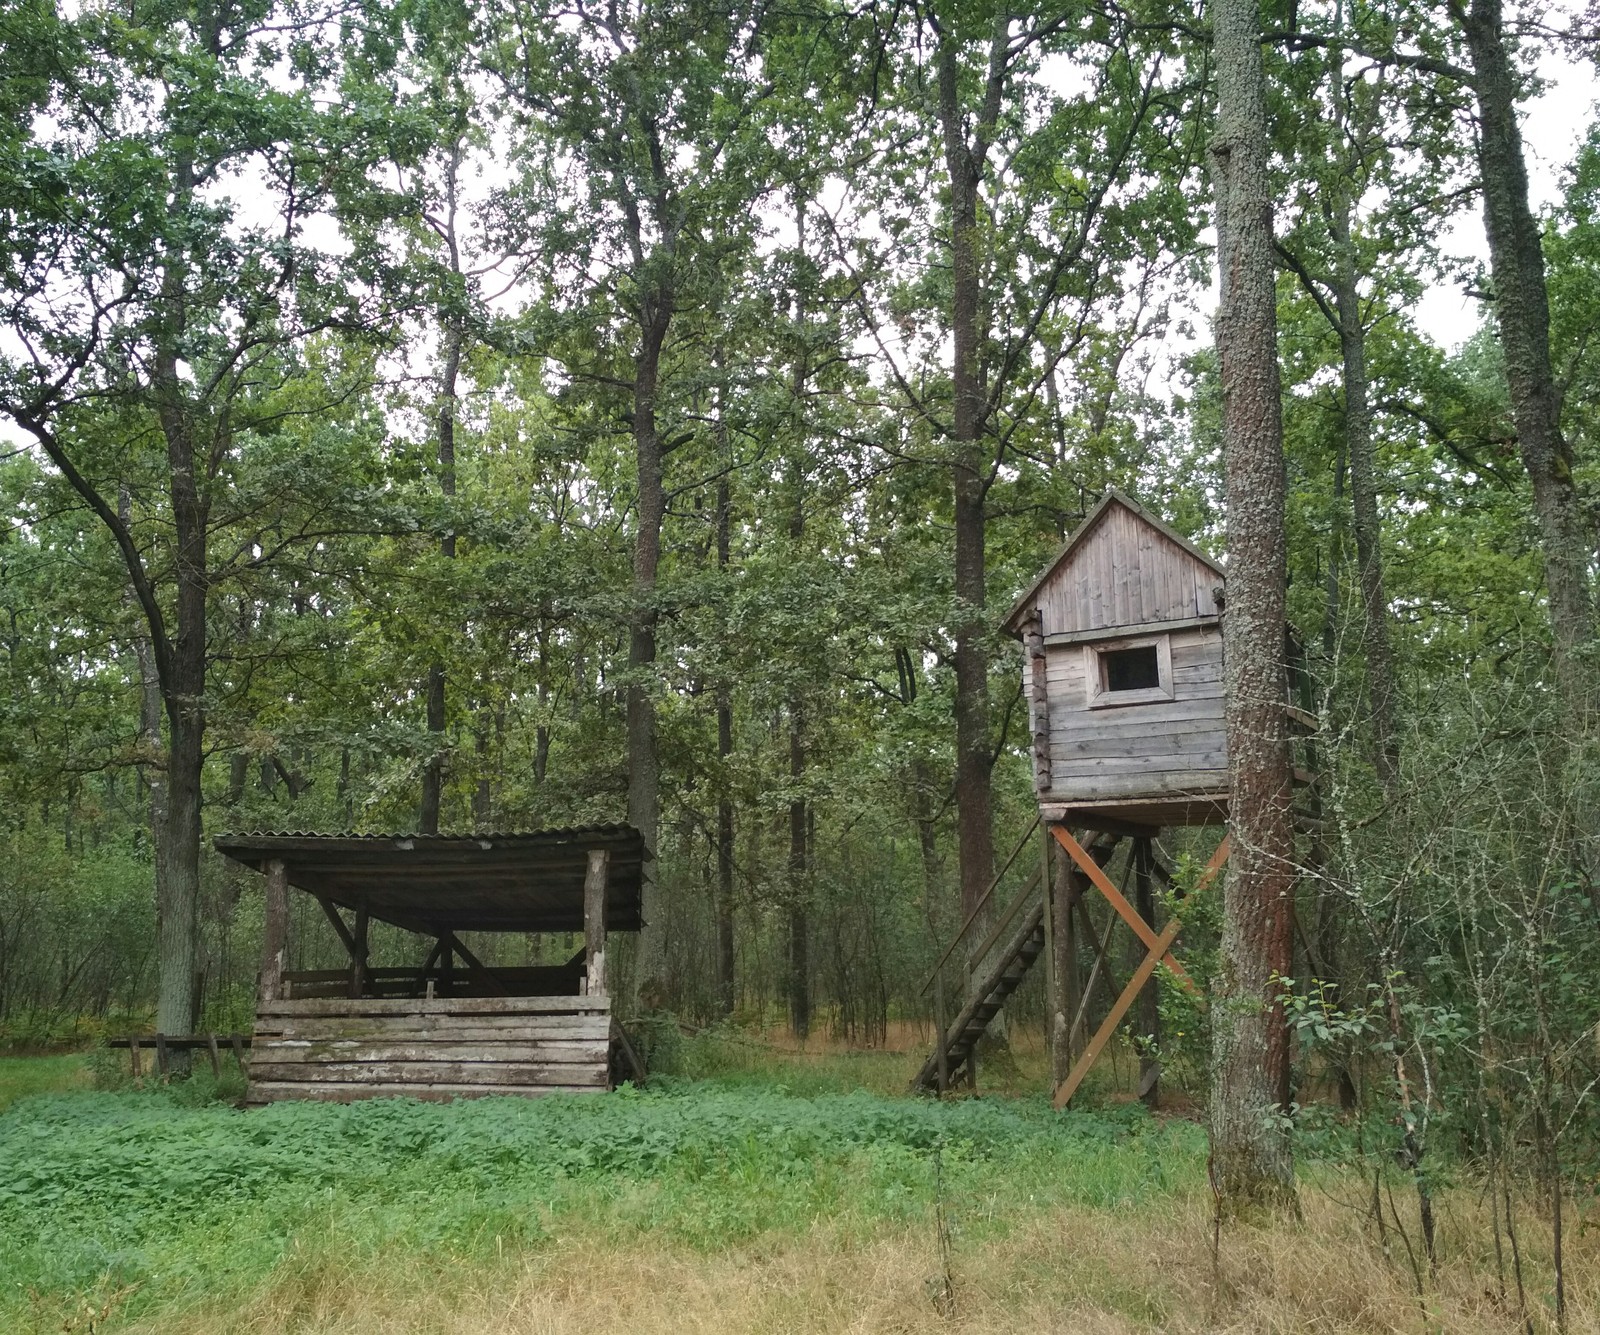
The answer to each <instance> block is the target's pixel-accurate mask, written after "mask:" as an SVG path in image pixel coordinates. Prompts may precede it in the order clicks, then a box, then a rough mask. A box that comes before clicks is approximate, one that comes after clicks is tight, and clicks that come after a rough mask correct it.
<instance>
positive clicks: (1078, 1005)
mask: <svg viewBox="0 0 1600 1335" xmlns="http://www.w3.org/2000/svg"><path fill="white" fill-rule="evenodd" d="M1225 586H1226V574H1225V572H1224V570H1223V568H1222V567H1221V566H1220V565H1218V564H1217V562H1216V561H1214V560H1212V559H1211V557H1209V556H1207V555H1206V554H1205V553H1204V552H1203V551H1201V550H1200V549H1199V548H1198V547H1196V546H1195V545H1194V544H1193V543H1192V542H1189V541H1188V540H1187V539H1186V538H1184V537H1182V536H1180V535H1179V534H1177V533H1175V532H1174V531H1173V530H1172V529H1171V528H1169V527H1168V526H1167V525H1166V524H1164V523H1162V522H1161V521H1160V520H1159V519H1157V518H1155V516H1153V515H1151V514H1150V513H1149V512H1148V511H1146V510H1145V509H1144V508H1143V507H1141V506H1139V505H1137V504H1136V503H1135V502H1133V501H1132V500H1130V499H1129V498H1128V497H1126V496H1124V495H1123V494H1122V493H1121V492H1118V491H1110V492H1108V493H1107V494H1106V496H1105V498H1104V499H1103V500H1101V502H1100V503H1099V504H1098V505H1097V506H1096V507H1095V508H1094V509H1093V510H1092V511H1091V512H1090V513H1089V515H1088V516H1087V517H1086V518H1085V519H1084V521H1083V523H1082V524H1081V525H1079V527H1078V529H1077V531H1076V532H1074V533H1073V535H1072V537H1071V538H1070V539H1069V540H1068V541H1067V543H1066V545H1065V546H1064V547H1063V548H1062V549H1061V551H1060V552H1058V553H1057V554H1056V556H1055V558H1054V559H1053V560H1052V561H1051V562H1050V564H1049V565H1048V566H1046V567H1045V569H1044V571H1043V573H1042V574H1040V576H1039V577H1038V579H1036V580H1035V581H1034V582H1033V583H1032V584H1031V585H1030V586H1029V587H1028V589H1027V591H1026V592H1024V593H1023V595H1022V596H1021V597H1020V598H1019V599H1017V601H1016V604H1015V605H1014V606H1013V607H1012V608H1011V611H1010V612H1009V613H1007V615H1006V618H1005V621H1004V622H1003V626H1004V628H1005V629H1006V630H1007V631H1008V632H1010V634H1012V635H1014V636H1016V637H1017V638H1018V639H1020V640H1021V641H1022V644H1023V664H1022V673H1023V687H1024V690H1025V692H1026V694H1027V698H1028V702H1029V721H1030V725H1031V727H1030V742H1031V750H1032V759H1033V782H1034V790H1035V792H1036V793H1037V795H1038V799H1039V822H1038V825H1042V826H1043V828H1044V831H1045V839H1044V851H1043V856H1042V857H1041V859H1040V863H1039V865H1038V867H1037V868H1036V870H1035V871H1034V872H1033V874H1032V877H1031V878H1030V879H1028V881H1027V882H1026V884H1024V885H1023V886H1022V888H1021V890H1020V891H1019V892H1017V893H1015V894H1013V895H1012V897H1011V899H1010V901H1009V903H1007V902H1005V900H1004V897H1003V896H1000V895H998V894H997V891H998V890H999V888H1000V886H1001V885H1002V884H1003V883H1005V882H1006V879H1007V876H1008V874H1009V873H1010V871H1011V869H1012V867H1013V866H1018V865H1019V864H1018V855H1019V854H1020V853H1021V851H1022V849H1023V847H1024V846H1025V845H1026V844H1027V842H1028V839H1029V838H1031V837H1032V834H1033V831H1032V830H1030V831H1029V833H1028V835H1027V836H1024V839H1023V841H1022V843H1020V844H1018V845H1017V847H1016V849H1015V850H1014V851H1013V852H1012V854H1011V856H1010V858H1009V859H1007V861H1006V863H1005V865H1004V866H1003V867H1002V868H1001V870H1000V874H999V876H997V877H996V878H995V881H994V884H993V885H991V886H990V887H989V891H988V893H987V894H985V895H984V897H983V899H982V900H981V901H980V902H979V903H978V905H977V906H976V907H975V908H974V909H973V910H972V911H971V912H970V913H969V914H968V916H967V920H966V922H965V923H964V924H963V925H962V928H961V930H960V931H959V932H958V933H957V934H956V937H955V939H954V940H952V941H951V943H950V945H949V947H948V948H947V949H946V950H945V952H944V954H943V955H942V956H941V957H940V960H939V963H938V964H937V965H935V967H934V970H933V973H932V974H931V975H930V976H929V979H928V981H927V983H926V984H925V985H924V992H930V991H931V992H932V996H933V1000H934V1013H935V1018H936V1020H937V1023H938V1031H939V1038H938V1042H937V1044H936V1046H935V1049H934V1052H933V1054H932V1055H931V1056H930V1057H929V1058H928V1060H927V1062H926V1063H925V1064H924V1066H923V1068H922V1070H921V1072H920V1073H919V1074H918V1076H917V1079H916V1081H915V1085H916V1086H917V1087H919V1088H923V1089H929V1090H932V1089H939V1090H943V1089H945V1088H947V1087H948V1086H949V1085H950V1084H951V1083H953V1082H954V1081H955V1080H956V1079H958V1078H960V1077H961V1076H962V1075H963V1074H964V1075H965V1077H966V1079H967V1080H968V1081H969V1082H974V1081H975V1077H976V1072H975V1068H976V1065H977V1052H978V1042H979V1039H980V1038H981V1037H982V1035H983V1034H984V1032H985V1030H986V1028H987V1027H988V1025H989V1024H990V1022H991V1021H992V1020H993V1019H994V1017H995V1016H996V1015H997V1014H999V1012H1000V1011H1001V1009H1002V1008H1003V1007H1004V1005H1005V1003H1006V999H1007V998H1008V997H1009V996H1010V995H1011V994H1012V993H1013V992H1014V991H1015V990H1016V989H1017V987H1018V986H1019V985H1020V983H1021V981H1022V979H1023V977H1024V976H1025V975H1026V974H1027V972H1028V970H1029V969H1030V968H1031V966H1032V965H1033V964H1034V962H1035V961H1036V960H1038V959H1039V958H1041V957H1042V958H1043V959H1044V960H1045V961H1046V995H1047V1005H1046V1010H1047V1016H1048V1030H1049V1035H1048V1036H1049V1042H1050V1049H1051V1066H1052V1083H1053V1084H1054V1085H1055V1103H1056V1106H1057V1107H1061V1106H1063V1105H1064V1104H1065V1103H1066V1102H1067V1101H1068V1100H1069V1099H1071V1098H1072V1096H1073V1094H1074V1092H1075V1091H1076V1090H1077V1089H1078V1086H1079V1085H1080V1084H1081V1082H1082V1081H1083V1078H1084V1077H1085V1076H1086V1075H1087V1074H1088V1072H1089V1069H1090V1068H1091V1067H1092V1066H1093V1064H1094V1062H1095V1059H1096V1058H1097V1057H1098V1056H1099V1054H1100V1053H1101V1052H1102V1051H1103V1050H1104V1048H1105V1046H1106V1044H1107V1043H1109V1042H1110V1041H1111V1039H1112V1038H1113V1037H1115V1035H1116V1033H1117V1031H1118V1030H1119V1028H1121V1027H1122V1025H1123V1024H1124V1022H1125V1020H1126V1019H1127V1017H1128V1014H1129V1012H1130V1011H1131V1010H1132V1009H1133V1007H1134V1005H1135V1003H1137V1004H1138V1007H1139V1009H1138V1011H1137V1012H1136V1014H1135V1017H1134V1020H1133V1022H1132V1032H1131V1034H1130V1038H1131V1040H1132V1045H1133V1046H1134V1048H1135V1049H1136V1050H1137V1052H1138V1054H1139V1068H1140V1080H1139V1086H1138V1089H1139V1094H1140V1096H1141V1097H1143V1098H1145V1099H1146V1100H1147V1101H1151V1102H1154V1100H1155V1099H1156V1097H1157V1096H1158V1081H1159V1079H1160V1074H1161V1064H1160V1032H1159V1030H1160V1016H1159V1010H1158V1007H1157V1004H1156V1001H1157V998H1156V991H1155V986H1154V983H1153V980H1152V975H1153V974H1154V972H1155V970H1156V968H1157V967H1158V966H1165V967H1166V968H1167V969H1168V970H1169V972H1170V973H1171V974H1172V976H1173V977H1174V978H1176V979H1177V981H1178V982H1179V984H1180V985H1181V986H1184V987H1188V988H1190V989H1191V990H1192V987H1193V985H1192V984H1191V983H1190V980H1189V977H1188V975H1187V974H1186V973H1185V972H1184V970H1183V967H1182V966H1181V965H1180V964H1179V963H1178V962H1177V960H1176V959H1175V958H1174V957H1173V955H1172V953H1171V951H1172V947H1173V944H1174V942H1175V941H1176V940H1177V937H1178V932H1179V927H1180V923H1179V920H1178V918H1177V917H1176V916H1172V917H1170V918H1168V920H1167V921H1166V922H1165V923H1164V924H1163V925H1160V926H1158V919H1159V917H1160V916H1161V915H1160V914H1159V913H1158V911H1157V901H1156V896H1155V884H1156V883H1157V882H1158V881H1160V882H1164V883H1166V884H1167V885H1169V886H1173V887H1174V889H1176V886H1175V882H1174V877H1173V874H1172V873H1171V872H1170V871H1169V870H1168V869H1167V868H1166V867H1165V866H1164V865H1163V864H1162V861H1161V858H1160V856H1158V853H1159V849H1158V846H1157V843H1156V837H1157V836H1158V835H1159V834H1160V832H1161V830H1162V829H1163V828H1166V827H1171V826H1204V825H1220V824H1223V823H1225V822H1226V820H1227V818H1228V742H1227V731H1226V726H1225V721H1224V716H1223V657H1222V615H1223V606H1224V589H1225ZM1286 708H1287V706H1286ZM1290 714H1291V716H1292V717H1293V716H1296V715H1298V718H1297V719H1296V722H1298V723H1300V724H1302V725H1306V724H1308V723H1309V724H1311V725H1314V722H1315V721H1314V720H1313V719H1310V718H1309V716H1306V715H1303V714H1300V711H1296V710H1290ZM1038 825H1036V826H1035V828H1038ZM1119 851H1121V852H1123V856H1122V857H1121V859H1120V862H1118V863H1116V864H1115V865H1114V859H1116V857H1117V854H1118V853H1119ZM1062 853H1064V854H1065V855H1066V856H1065V858H1061V857H1060V856H1059V855H1060V854H1062ZM1227 856H1228V840H1227V838H1226V836H1224V837H1223V839H1222V841H1221V843H1220V844H1218V845H1217V846H1216V848H1215V850H1214V852H1213V854H1212V857H1211V860H1210V862H1209V863H1208V864H1207V866H1206V868H1205V870H1204V872H1203V873H1202V874H1201V877H1200V880H1199V884H1200V885H1202V886H1203V885H1205V884H1206V883H1208V882H1209V881H1210V880H1211V879H1212V878H1213V877H1215V876H1216V875H1217V873H1218V872H1219V871H1220V870H1221V868H1222V865H1223V862H1224V861H1225V860H1226V858H1227ZM1020 865H1021V866H1023V867H1025V866H1026V863H1025V862H1023V863H1022V864H1020ZM1118 879H1120V885H1119V884H1118V883H1117V881H1118ZM1091 888H1093V889H1094V890H1097V891H1098V892H1099V897H1100V898H1101V899H1103V901H1104V902H1105V903H1106V905H1107V906H1108V909H1109V911H1107V912H1105V913H1103V914H1101V915H1100V918H1099V921H1097V920H1096V915H1095V914H1093V913H1092V912H1091V909H1090V904H1089V896H1088V894H1087V891H1088V890H1090V889H1091ZM1130 891H1131V893H1129V892H1130ZM1002 905H1004V906H1003V907H1002ZM1119 921H1120V922H1122V923H1125V924H1126V925H1127V927H1128V928H1129V929H1130V930H1131V932H1132V933H1133V936H1134V938H1135V940H1136V942H1137V943H1139V944H1138V946H1137V953H1136V955H1135V957H1134V959H1136V960H1137V961H1138V962H1137V965H1136V966H1134V967H1132V968H1131V972H1130V974H1129V976H1128V977H1127V979H1126V982H1125V983H1123V982H1121V981H1113V980H1114V979H1115V977H1116V973H1117V971H1118V969H1119V961H1123V960H1125V957H1124V956H1122V952H1121V950H1120V948H1118V947H1116V946H1114V945H1113V941H1112V938H1113V928H1114V927H1115V925H1116V924H1117V923H1118V922H1119ZM1126 964H1127V965H1129V966H1133V960H1126ZM949 973H953V974H955V975H957V976H958V977H959V979H960V985H959V992H958V996H959V1004H958V1006H957V1008H956V1012H955V1015H954V1018H953V1019H952V1020H951V1021H950V1022H949V1023H948V1024H947V1023H946V1022H945V1017H946V997H947V990H948V989H947V974H949ZM1097 997H1099V998H1101V999H1102V1000H1103V1003H1104V1005H1103V1008H1100V1007H1097V1004H1096V998H1097ZM1092 1013H1093V1014H1096V1015H1097V1016H1098V1017H1099V1018H1098V1021H1097V1023H1096V1024H1095V1027H1094V1028H1093V1032H1092V1033H1091V1014H1092Z"/></svg>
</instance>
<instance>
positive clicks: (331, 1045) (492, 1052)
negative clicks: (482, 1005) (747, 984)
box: [255, 1035, 611, 1064]
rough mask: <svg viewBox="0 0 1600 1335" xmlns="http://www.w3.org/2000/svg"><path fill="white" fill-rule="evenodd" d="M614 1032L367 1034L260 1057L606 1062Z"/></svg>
mask: <svg viewBox="0 0 1600 1335" xmlns="http://www.w3.org/2000/svg"><path fill="white" fill-rule="evenodd" d="M610 1043H611V1039H610V1036H609V1035H606V1036H603V1037H594V1038H582V1039H568V1040H564V1041H563V1040H547V1041H541V1042H532V1043H530V1042H523V1041H519V1040H517V1039H513V1038H507V1039H506V1040H504V1041H485V1040H481V1039H479V1040H466V1039H459V1037H458V1036H457V1035H449V1036H448V1037H441V1038H440V1039H439V1040H437V1041H433V1042H430V1041H427V1040H421V1041H413V1042H386V1041H383V1040H380V1039H361V1038H346V1039H340V1038H321V1039H303V1038H281V1039H271V1040H268V1039H263V1040H262V1041H260V1042H259V1043H257V1044H256V1045H255V1059H256V1060H257V1061H271V1062H298V1063H303V1064H314V1063H317V1062H329V1061H344V1062H348V1061H372V1062H436V1061H437V1062H535V1063H538V1062H588V1063H591V1064H593V1063H596V1062H603V1061H604V1060H605V1059H606V1055H607V1052H608V1050H609V1048H610Z"/></svg>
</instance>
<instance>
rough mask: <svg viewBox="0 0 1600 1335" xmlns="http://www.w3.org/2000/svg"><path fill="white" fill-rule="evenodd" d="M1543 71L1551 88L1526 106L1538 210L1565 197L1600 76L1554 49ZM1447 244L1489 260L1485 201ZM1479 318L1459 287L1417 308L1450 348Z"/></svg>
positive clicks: (1431, 332)
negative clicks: (1563, 189)
mask: <svg viewBox="0 0 1600 1335" xmlns="http://www.w3.org/2000/svg"><path fill="white" fill-rule="evenodd" d="M1539 74H1540V77H1541V78H1543V79H1544V80H1545V82H1546V83H1547V84H1549V87H1548V88H1547V89H1546V90H1545V92H1544V94H1543V95H1542V96H1540V97H1538V98H1536V99H1535V100H1533V101H1531V102H1528V103H1525V104H1524V105H1523V107H1522V139H1523V149H1524V151H1525V153H1526V156H1527V161H1528V188H1529V192H1530V194H1531V195H1532V203H1533V208H1534V212H1536V213H1537V212H1538V211H1539V210H1541V209H1543V208H1546V207H1548V206H1549V205H1551V204H1554V203H1556V201H1557V200H1559V199H1560V198H1561V183H1562V177H1563V175H1564V174H1565V172H1566V169H1567V167H1568V166H1569V165H1570V164H1571V162H1572V159H1573V156H1574V155H1575V154H1576V152H1577V150H1578V145H1579V143H1580V142H1582V140H1583V138H1584V136H1585V135H1586V134H1587V133H1588V131H1589V127H1590V126H1591V125H1593V124H1594V121H1595V117H1596V115H1597V108H1596V103H1597V102H1600V77H1596V73H1595V68H1594V66H1593V65H1591V64H1587V63H1584V64H1574V63H1573V62H1572V61H1570V60H1568V59H1567V58H1566V57H1565V56H1563V55H1560V54H1558V53H1556V52H1553V51H1551V52H1547V53H1546V55H1545V57H1544V59H1543V60H1541V61H1540V62H1539ZM1444 249H1445V250H1446V252H1447V253H1449V254H1451V255H1461V256H1468V257H1471V258H1475V259H1480V260H1487V259H1488V250H1487V248H1486V246H1485V243H1484V239H1483V209H1482V205H1481V204H1478V203H1474V205H1473V207H1472V208H1471V209H1469V210H1468V211H1466V212H1464V213H1463V214H1462V215H1461V216H1460V217H1459V218H1457V219H1456V221H1455V224H1454V226H1453V227H1452V228H1451V229H1450V231H1449V233H1448V234H1447V235H1446V237H1445V241H1444ZM1478 320H1479V310H1478V303H1477V302H1476V301H1473V300H1472V299H1471V298H1469V297H1466V296H1463V295H1462V293H1461V291H1460V289H1459V288H1457V287H1446V286H1441V287H1436V288H1434V289H1433V290H1432V291H1431V292H1429V293H1428V295H1427V296H1426V297H1424V298H1423V299H1422V302H1421V303H1420V304H1419V305H1418V307H1417V323H1418V324H1419V325H1420V326H1421V328H1422V331H1423V332H1424V333H1425V334H1427V335H1428V337H1430V338H1431V339H1433V340H1434V341H1435V342H1436V343H1439V344H1440V345H1442V346H1443V347H1446V348H1449V349H1451V350H1452V351H1453V350H1454V349H1456V348H1458V347H1460V346H1461V344H1462V343H1463V342H1465V341H1466V339H1467V338H1468V337H1469V336H1471V334H1472V333H1473V332H1474V331H1475V330H1476V329H1477V327H1478Z"/></svg>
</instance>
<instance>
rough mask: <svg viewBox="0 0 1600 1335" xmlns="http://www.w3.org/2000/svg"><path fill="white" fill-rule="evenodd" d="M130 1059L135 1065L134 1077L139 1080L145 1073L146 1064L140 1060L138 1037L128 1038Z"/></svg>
mask: <svg viewBox="0 0 1600 1335" xmlns="http://www.w3.org/2000/svg"><path fill="white" fill-rule="evenodd" d="M128 1059H129V1061H130V1062H131V1063H132V1065H133V1078H134V1079H135V1080H137V1079H139V1078H140V1077H141V1076H143V1075H144V1066H143V1064H142V1063H141V1062H140V1060H139V1040H138V1039H137V1038H130V1039H129V1040H128Z"/></svg>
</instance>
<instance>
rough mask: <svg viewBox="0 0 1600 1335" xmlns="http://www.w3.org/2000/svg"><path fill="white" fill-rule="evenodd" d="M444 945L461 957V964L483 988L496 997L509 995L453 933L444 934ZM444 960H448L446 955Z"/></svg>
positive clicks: (506, 989) (491, 973) (501, 984)
mask: <svg viewBox="0 0 1600 1335" xmlns="http://www.w3.org/2000/svg"><path fill="white" fill-rule="evenodd" d="M445 944H446V945H447V946H448V947H449V949H450V950H451V951H453V952H454V953H455V954H457V955H459V956H461V962H462V963H463V964H465V965H466V966H467V969H468V970H469V971H470V972H471V974H472V976H473V977H474V978H475V979H477V980H478V982H480V983H481V984H483V986H485V987H487V988H488V989H489V990H490V991H491V992H493V993H495V994H496V995H497V996H502V997H505V996H510V995H511V993H510V989H509V988H507V987H506V985H505V984H504V983H503V982H501V981H500V979H498V978H496V977H495V976H494V971H493V970H491V969H490V968H489V967H488V966H487V965H485V964H484V962H483V961H482V960H480V959H479V958H478V957H477V956H476V955H474V954H473V953H472V952H471V951H470V950H468V949H467V948H466V946H465V945H463V944H462V942H461V938H460V937H458V936H457V935H456V934H455V933H454V932H446V933H445ZM445 958H446V959H448V958H449V956H448V955H447V956H446V957H445Z"/></svg>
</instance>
